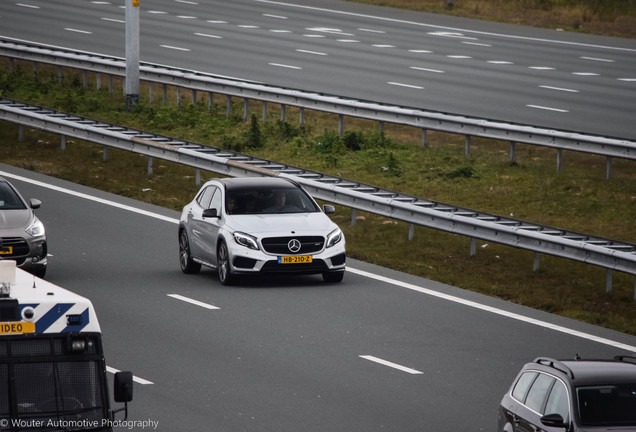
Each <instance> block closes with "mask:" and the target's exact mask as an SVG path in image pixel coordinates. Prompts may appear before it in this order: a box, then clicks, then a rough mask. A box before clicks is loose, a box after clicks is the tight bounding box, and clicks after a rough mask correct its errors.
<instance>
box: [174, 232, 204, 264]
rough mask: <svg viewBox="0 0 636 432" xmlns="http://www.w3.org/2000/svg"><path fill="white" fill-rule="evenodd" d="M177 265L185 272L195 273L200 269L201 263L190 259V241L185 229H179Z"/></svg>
mask: <svg viewBox="0 0 636 432" xmlns="http://www.w3.org/2000/svg"><path fill="white" fill-rule="evenodd" d="M179 265H180V267H181V271H182V272H184V273H186V274H196V273H199V272H200V271H201V264H199V263H197V262H194V261H193V260H192V255H190V241H189V240H188V233H186V230H181V231H179Z"/></svg>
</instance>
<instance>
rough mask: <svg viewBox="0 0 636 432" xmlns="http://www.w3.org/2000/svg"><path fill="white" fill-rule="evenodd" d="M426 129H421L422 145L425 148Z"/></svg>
mask: <svg viewBox="0 0 636 432" xmlns="http://www.w3.org/2000/svg"><path fill="white" fill-rule="evenodd" d="M426 132H427V131H426V129H422V147H424V148H426Z"/></svg>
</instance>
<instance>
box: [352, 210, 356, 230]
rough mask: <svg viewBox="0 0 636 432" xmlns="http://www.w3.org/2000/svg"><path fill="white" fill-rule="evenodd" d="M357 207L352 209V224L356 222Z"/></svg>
mask: <svg viewBox="0 0 636 432" xmlns="http://www.w3.org/2000/svg"><path fill="white" fill-rule="evenodd" d="M356 217H357V216H356V209H354V208H352V209H351V226H355V224H356V220H357V219H356Z"/></svg>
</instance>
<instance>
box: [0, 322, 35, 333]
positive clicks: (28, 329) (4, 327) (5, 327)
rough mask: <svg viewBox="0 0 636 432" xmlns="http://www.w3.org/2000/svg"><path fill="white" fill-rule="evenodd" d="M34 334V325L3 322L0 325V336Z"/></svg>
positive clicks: (30, 323)
mask: <svg viewBox="0 0 636 432" xmlns="http://www.w3.org/2000/svg"><path fill="white" fill-rule="evenodd" d="M22 333H35V323H32V322H3V323H0V334H22Z"/></svg>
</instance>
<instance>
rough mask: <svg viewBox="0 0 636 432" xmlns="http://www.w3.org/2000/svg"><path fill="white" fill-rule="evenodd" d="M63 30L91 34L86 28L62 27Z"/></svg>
mask: <svg viewBox="0 0 636 432" xmlns="http://www.w3.org/2000/svg"><path fill="white" fill-rule="evenodd" d="M64 30H66V31H70V32H74V33H83V34H93V32H91V31H88V30H80V29H75V28H70V27H64Z"/></svg>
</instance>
